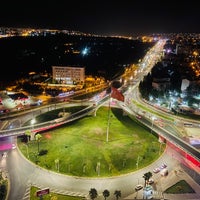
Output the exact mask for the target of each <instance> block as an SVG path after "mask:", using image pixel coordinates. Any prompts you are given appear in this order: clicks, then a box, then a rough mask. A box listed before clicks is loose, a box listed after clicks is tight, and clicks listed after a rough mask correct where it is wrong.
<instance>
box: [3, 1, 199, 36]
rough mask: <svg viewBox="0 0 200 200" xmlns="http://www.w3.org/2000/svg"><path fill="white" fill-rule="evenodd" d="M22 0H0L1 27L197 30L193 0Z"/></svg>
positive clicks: (130, 32) (100, 31) (111, 32)
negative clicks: (2, 0) (3, 0)
mask: <svg viewBox="0 0 200 200" xmlns="http://www.w3.org/2000/svg"><path fill="white" fill-rule="evenodd" d="M22 2H23V1H20V0H19V1H13V2H12V1H5V2H1V5H0V8H1V10H0V26H1V27H18V28H25V27H30V28H48V29H62V30H63V29H65V30H73V31H80V32H84V33H91V34H99V35H101V34H102V35H108V36H109V35H125V36H132V35H134V34H152V33H180V32H182V33H200V12H199V7H198V5H197V3H198V1H194V0H188V1H185V0H180V1H175V0H173V1H172V0H160V1H158V0H157V1H142V0H140V1H137V0H115V1H114V0H107V1H105V0H93V1H92V0H79V1H76V0H73V1H65V0H57V1H55V0H52V1H51V0H49V1H45V0H40V1H38V3H37V1H24V2H23V3H22ZM45 2H46V3H45Z"/></svg>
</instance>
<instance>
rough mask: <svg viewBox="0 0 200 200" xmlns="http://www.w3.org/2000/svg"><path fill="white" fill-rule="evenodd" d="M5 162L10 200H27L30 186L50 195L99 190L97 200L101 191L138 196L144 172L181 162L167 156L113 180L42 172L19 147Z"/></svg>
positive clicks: (85, 192)
mask: <svg viewBox="0 0 200 200" xmlns="http://www.w3.org/2000/svg"><path fill="white" fill-rule="evenodd" d="M167 151H168V152H170V151H169V150H167ZM2 159H3V160H4V162H5V165H6V168H7V170H8V172H9V174H8V176H9V179H10V191H12V192H10V193H9V195H8V200H28V199H29V190H30V186H31V185H33V186H36V187H39V188H41V189H44V188H49V189H50V191H51V192H56V193H61V194H68V195H74V196H83V197H87V196H88V193H89V190H90V189H91V188H95V189H96V190H97V192H98V194H99V196H98V198H103V197H102V192H103V191H104V190H105V189H108V190H109V191H110V197H109V199H116V197H115V196H114V195H113V193H114V191H115V190H121V193H122V198H125V197H127V196H129V195H131V194H132V195H135V196H136V195H137V193H136V192H135V190H134V188H135V186H136V185H137V184H138V183H140V184H144V179H143V178H142V177H143V175H144V173H146V172H149V171H151V172H152V171H153V169H154V168H155V167H158V166H160V165H161V164H162V163H163V162H165V163H169V165H168V170H169V171H171V170H173V169H174V168H176V166H177V165H178V161H177V162H176V161H175V160H174V158H172V156H171V155H169V154H168V153H165V154H163V155H162V156H161V157H160V158H159V159H158V160H157V161H156V162H154V163H152V164H151V165H150V166H148V167H146V168H144V169H141V170H138V171H136V172H133V173H129V174H126V175H121V176H118V177H111V178H79V177H72V176H67V175H62V174H58V173H55V172H51V171H48V170H45V169H42V168H40V167H38V166H37V165H34V164H33V163H31V162H30V161H28V160H26V159H25V158H24V156H23V155H21V153H20V152H19V151H18V149H17V148H16V149H14V150H11V151H9V152H8V156H7V158H2ZM152 173H153V172H152ZM159 176H160V175H159V174H154V175H153V178H154V180H157V179H159ZM161 189H162V188H161V187H160V186H159V185H157V190H160V193H159V195H161V193H162V191H161Z"/></svg>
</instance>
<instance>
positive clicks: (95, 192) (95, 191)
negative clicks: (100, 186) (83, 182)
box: [89, 188, 98, 200]
mask: <svg viewBox="0 0 200 200" xmlns="http://www.w3.org/2000/svg"><path fill="white" fill-rule="evenodd" d="M89 195H90V198H91V199H92V200H94V199H95V198H97V196H98V193H97V190H96V189H95V188H91V189H90V191H89Z"/></svg>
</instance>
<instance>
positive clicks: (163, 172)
mask: <svg viewBox="0 0 200 200" xmlns="http://www.w3.org/2000/svg"><path fill="white" fill-rule="evenodd" d="M160 174H161V176H167V175H168V170H167V169H162V170H161V171H160Z"/></svg>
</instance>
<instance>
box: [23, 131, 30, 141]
mask: <svg viewBox="0 0 200 200" xmlns="http://www.w3.org/2000/svg"><path fill="white" fill-rule="evenodd" d="M24 133H25V135H26V137H27V143H28V142H29V141H30V138H31V130H26V131H25V132H24Z"/></svg>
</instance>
